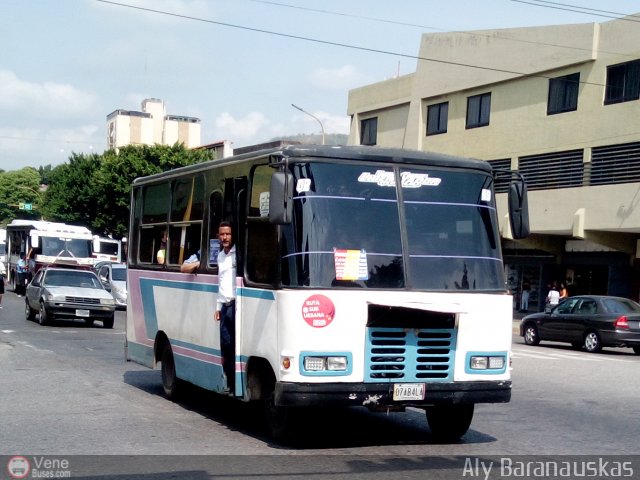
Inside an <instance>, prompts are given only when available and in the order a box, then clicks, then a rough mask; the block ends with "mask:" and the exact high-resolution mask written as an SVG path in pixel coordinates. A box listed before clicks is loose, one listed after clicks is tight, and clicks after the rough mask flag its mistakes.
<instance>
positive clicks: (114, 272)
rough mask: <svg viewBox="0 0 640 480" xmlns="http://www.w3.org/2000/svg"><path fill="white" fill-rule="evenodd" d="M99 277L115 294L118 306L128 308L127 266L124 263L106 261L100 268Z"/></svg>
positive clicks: (122, 308) (121, 308)
mask: <svg viewBox="0 0 640 480" xmlns="http://www.w3.org/2000/svg"><path fill="white" fill-rule="evenodd" d="M98 278H99V279H100V281H101V282H102V285H104V288H106V289H107V290H108V291H110V292H111V295H113V299H114V300H115V302H116V308H117V309H119V310H124V309H126V308H127V266H126V265H125V264H124V263H105V264H104V265H102V266H101V267H99V268H98Z"/></svg>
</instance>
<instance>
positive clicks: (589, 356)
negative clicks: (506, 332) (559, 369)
mask: <svg viewBox="0 0 640 480" xmlns="http://www.w3.org/2000/svg"><path fill="white" fill-rule="evenodd" d="M511 356H512V357H514V358H517V357H528V358H537V359H540V360H567V359H568V360H581V361H585V362H601V361H611V362H623V363H629V362H636V360H635V359H632V358H614V357H612V356H606V355H602V354H600V355H598V354H594V353H587V352H575V353H571V352H564V353H559V352H551V351H538V352H529V351H524V350H520V349H518V350H512V352H511Z"/></svg>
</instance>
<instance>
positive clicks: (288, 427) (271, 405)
mask: <svg viewBox="0 0 640 480" xmlns="http://www.w3.org/2000/svg"><path fill="white" fill-rule="evenodd" d="M275 398H276V394H275V392H274V391H273V390H272V391H271V392H270V393H269V395H268V397H267V398H265V399H264V400H263V402H264V415H265V421H266V424H267V430H268V432H269V435H270V436H271V437H272V438H273V439H274V440H276V441H279V442H282V443H293V442H294V441H295V440H296V426H297V424H298V422H297V420H299V419H298V415H297V414H298V409H296V408H294V407H282V406H278V405H276V404H275Z"/></svg>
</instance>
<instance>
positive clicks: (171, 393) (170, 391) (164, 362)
mask: <svg viewBox="0 0 640 480" xmlns="http://www.w3.org/2000/svg"><path fill="white" fill-rule="evenodd" d="M160 362H161V366H160V370H161V374H162V388H163V389H164V394H165V395H166V396H167V398H169V399H170V400H175V399H177V398H178V397H179V396H180V391H181V383H182V382H181V381H180V379H179V378H178V377H177V375H176V364H175V362H174V360H173V351H172V350H171V345H169V344H168V343H167V344H165V346H164V348H163V349H162V356H161V357H160Z"/></svg>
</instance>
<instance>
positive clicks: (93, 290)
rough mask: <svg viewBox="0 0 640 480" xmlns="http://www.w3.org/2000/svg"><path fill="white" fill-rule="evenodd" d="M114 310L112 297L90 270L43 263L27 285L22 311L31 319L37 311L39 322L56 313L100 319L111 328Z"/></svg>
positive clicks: (56, 315) (56, 314) (92, 319)
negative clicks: (47, 265) (44, 265)
mask: <svg viewBox="0 0 640 480" xmlns="http://www.w3.org/2000/svg"><path fill="white" fill-rule="evenodd" d="M114 310H115V302H114V300H113V297H112V296H111V294H110V293H109V292H107V291H106V290H105V288H104V287H103V286H102V283H100V280H98V277H97V276H96V274H95V273H93V272H91V271H89V270H77V269H72V268H49V267H44V268H42V269H40V270H39V271H38V273H36V276H35V277H33V280H32V281H31V283H29V285H27V289H26V294H25V315H26V317H27V320H33V319H35V317H36V313H37V314H39V321H40V325H45V324H47V323H49V322H50V321H51V320H53V319H54V317H55V318H58V317H59V318H70V319H82V320H84V321H85V322H87V323H88V324H93V321H94V320H102V325H103V326H104V328H113V320H114Z"/></svg>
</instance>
